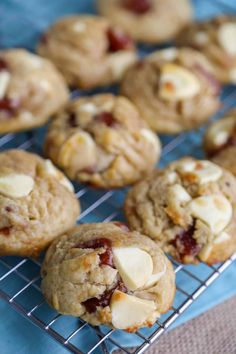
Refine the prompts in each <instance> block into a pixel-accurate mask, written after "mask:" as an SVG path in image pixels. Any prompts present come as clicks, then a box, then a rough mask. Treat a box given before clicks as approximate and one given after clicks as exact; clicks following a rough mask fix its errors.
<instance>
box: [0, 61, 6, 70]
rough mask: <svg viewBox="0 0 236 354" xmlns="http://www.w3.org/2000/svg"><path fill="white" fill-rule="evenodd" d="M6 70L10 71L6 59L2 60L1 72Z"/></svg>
mask: <svg viewBox="0 0 236 354" xmlns="http://www.w3.org/2000/svg"><path fill="white" fill-rule="evenodd" d="M5 70H8V65H7V62H6V61H5V60H4V59H2V58H0V71H5Z"/></svg>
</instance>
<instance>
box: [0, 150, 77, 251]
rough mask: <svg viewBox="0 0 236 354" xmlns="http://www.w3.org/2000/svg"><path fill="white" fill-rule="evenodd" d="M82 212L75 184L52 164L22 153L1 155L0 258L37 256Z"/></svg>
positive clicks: (73, 222)
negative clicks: (74, 188)
mask: <svg viewBox="0 0 236 354" xmlns="http://www.w3.org/2000/svg"><path fill="white" fill-rule="evenodd" d="M79 211H80V207H79V203H78V201H77V199H76V197H75V195H74V193H73V186H72V184H71V183H70V182H69V180H68V179H67V178H66V177H65V176H64V175H63V173H62V172H60V171H59V170H58V169H57V168H55V167H54V166H53V164H52V163H51V161H49V160H44V159H42V158H40V157H39V156H37V155H35V154H31V153H28V152H25V151H23V150H8V151H4V152H1V153H0V256H5V255H17V256H25V257H30V256H32V257H36V256H38V255H39V253H40V252H41V251H42V250H43V249H44V248H45V247H47V246H48V244H49V243H50V242H51V241H52V240H53V239H54V238H55V237H57V236H59V235H61V234H63V233H64V232H66V231H67V230H68V229H70V228H72V227H73V226H74V224H75V221H76V219H77V217H78V215H79Z"/></svg>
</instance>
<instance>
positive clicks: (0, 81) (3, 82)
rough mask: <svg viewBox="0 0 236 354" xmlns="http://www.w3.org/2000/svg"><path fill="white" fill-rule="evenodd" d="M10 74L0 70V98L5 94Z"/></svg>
mask: <svg viewBox="0 0 236 354" xmlns="http://www.w3.org/2000/svg"><path fill="white" fill-rule="evenodd" d="M10 78H11V75H10V73H9V72H8V71H6V70H4V71H1V72H0V99H2V98H3V97H4V96H5V93H6V90H7V87H8V85H9V82H10Z"/></svg>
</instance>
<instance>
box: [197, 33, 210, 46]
mask: <svg viewBox="0 0 236 354" xmlns="http://www.w3.org/2000/svg"><path fill="white" fill-rule="evenodd" d="M194 41H195V42H196V43H197V44H199V45H204V44H207V43H208V41H209V36H208V34H207V33H206V32H202V31H199V32H197V33H196V34H195V36H194Z"/></svg>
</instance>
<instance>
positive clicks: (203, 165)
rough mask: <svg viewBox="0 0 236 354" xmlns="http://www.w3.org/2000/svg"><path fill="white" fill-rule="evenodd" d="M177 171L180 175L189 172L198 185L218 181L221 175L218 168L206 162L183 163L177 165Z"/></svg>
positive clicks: (221, 172)
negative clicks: (194, 177)
mask: <svg viewBox="0 0 236 354" xmlns="http://www.w3.org/2000/svg"><path fill="white" fill-rule="evenodd" d="M178 171H179V172H180V173H189V172H191V174H192V175H194V176H196V178H197V181H198V183H199V184H206V183H209V182H215V181H218V180H219V179H220V178H221V176H222V174H223V171H222V169H221V168H220V167H219V166H217V165H216V164H214V163H212V162H210V161H207V160H201V161H184V162H182V163H181V164H180V165H179V167H178Z"/></svg>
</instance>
